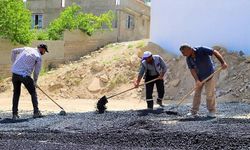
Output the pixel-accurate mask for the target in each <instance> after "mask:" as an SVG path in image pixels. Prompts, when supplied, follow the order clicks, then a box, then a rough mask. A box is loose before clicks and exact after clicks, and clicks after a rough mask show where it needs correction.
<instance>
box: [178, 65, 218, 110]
mask: <svg viewBox="0 0 250 150" xmlns="http://www.w3.org/2000/svg"><path fill="white" fill-rule="evenodd" d="M221 70H222V68H221V67H220V68H219V69H218V70H216V71H215V72H214V73H212V74H211V75H210V76H208V77H207V78H206V79H204V80H203V81H202V82H201V84H203V83H205V82H207V81H208V80H209V79H211V78H212V77H213V76H214V75H215V74H216V73H218V72H219V71H221ZM195 89H196V86H195V87H194V88H193V89H192V90H190V91H189V92H188V93H187V94H186V95H185V96H183V97H182V98H181V99H180V102H179V103H178V104H177V106H176V107H175V108H178V107H179V105H180V104H181V103H182V102H183V101H184V100H185V98H186V97H187V96H189V95H190V94H191V93H192V92H193V91H194V90H195Z"/></svg>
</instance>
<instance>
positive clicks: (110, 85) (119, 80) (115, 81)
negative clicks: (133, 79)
mask: <svg viewBox="0 0 250 150" xmlns="http://www.w3.org/2000/svg"><path fill="white" fill-rule="evenodd" d="M128 81H129V79H128V78H127V77H126V76H125V75H124V74H118V75H116V76H115V77H114V78H112V79H111V80H110V81H109V83H108V85H107V88H108V90H109V91H110V90H112V89H114V88H115V87H116V86H118V85H119V84H123V83H127V82H128Z"/></svg>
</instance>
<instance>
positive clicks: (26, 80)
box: [12, 73, 39, 115]
mask: <svg viewBox="0 0 250 150" xmlns="http://www.w3.org/2000/svg"><path fill="white" fill-rule="evenodd" d="M22 83H23V84H24V86H25V87H26V89H27V90H28V91H29V93H30V95H31V100H32V104H33V109H34V113H37V112H38V110H39V109H38V101H37V94H36V88H35V85H34V81H33V79H32V78H31V77H30V76H26V77H23V76H20V75H17V74H14V73H13V74H12V84H13V87H14V92H13V99H12V104H13V105H12V113H13V115H14V114H18V102H19V97H20V93H21V84H22Z"/></svg>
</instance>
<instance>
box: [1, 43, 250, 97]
mask: <svg viewBox="0 0 250 150" xmlns="http://www.w3.org/2000/svg"><path fill="white" fill-rule="evenodd" d="M214 48H216V49H218V50H219V51H220V52H221V53H222V55H223V56H224V57H225V59H226V61H227V63H228V64H229V68H228V70H225V71H222V72H221V73H220V75H219V77H218V79H219V82H218V86H217V97H218V98H219V99H222V100H230V101H231V100H235V99H237V101H249V99H250V92H249V89H250V87H249V86H250V60H249V58H245V57H244V56H242V55H240V54H238V53H229V52H227V51H226V50H225V49H224V48H221V47H218V46H215V47H214ZM145 50H150V51H152V53H154V54H160V55H161V56H162V57H163V58H164V59H165V60H166V62H167V64H168V66H169V69H168V72H167V74H166V76H165V78H166V80H165V85H166V95H165V99H166V100H178V99H179V98H180V97H181V96H183V95H185V94H186V93H187V92H188V91H189V90H191V89H192V87H193V86H194V80H193V78H192V76H191V74H190V72H189V70H188V68H187V65H186V60H185V57H183V56H180V57H173V56H171V55H169V54H167V53H166V52H164V51H163V49H162V48H161V47H159V46H158V45H156V44H154V43H150V42H148V41H147V40H141V41H134V42H124V43H115V44H110V45H107V46H105V47H104V48H101V49H100V50H98V51H95V52H92V53H91V54H89V55H86V56H83V57H82V58H81V59H80V60H79V61H75V62H70V63H68V64H64V65H62V66H61V67H59V68H57V69H56V70H52V71H49V72H47V73H46V74H45V75H43V76H40V78H39V81H38V84H39V85H40V87H41V88H42V89H44V90H45V91H46V92H47V93H48V94H49V95H50V96H51V97H53V98H55V99H60V98H64V99H68V98H70V99H99V98H100V97H102V96H103V95H108V96H109V95H113V94H115V93H118V92H121V91H123V90H126V89H129V88H131V87H133V84H132V82H133V80H134V79H135V78H136V77H137V74H138V68H139V65H140V57H141V55H142V54H143V51H145ZM213 59H214V58H213ZM214 60H216V59H214ZM215 62H216V65H217V66H219V63H218V62H217V61H215ZM11 88H12V86H11V80H10V78H8V79H5V80H2V81H1V83H0V93H1V92H2V94H3V93H5V94H6V93H7V95H8V94H9V95H11V94H12V91H11ZM22 95H23V96H27V95H28V93H27V91H26V90H23V93H22ZM144 95H145V90H144V87H140V88H138V89H137V90H132V91H130V92H127V93H124V94H122V95H119V96H117V97H116V98H117V99H124V98H126V99H144ZM155 95H156V94H155ZM39 97H41V98H44V95H43V94H39Z"/></svg>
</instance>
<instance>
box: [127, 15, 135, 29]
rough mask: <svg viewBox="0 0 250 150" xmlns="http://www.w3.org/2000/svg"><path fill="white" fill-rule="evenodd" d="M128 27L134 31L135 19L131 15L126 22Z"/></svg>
mask: <svg viewBox="0 0 250 150" xmlns="http://www.w3.org/2000/svg"><path fill="white" fill-rule="evenodd" d="M126 27H127V29H134V27H135V25H134V17H133V16H131V15H128V16H127V21H126Z"/></svg>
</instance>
